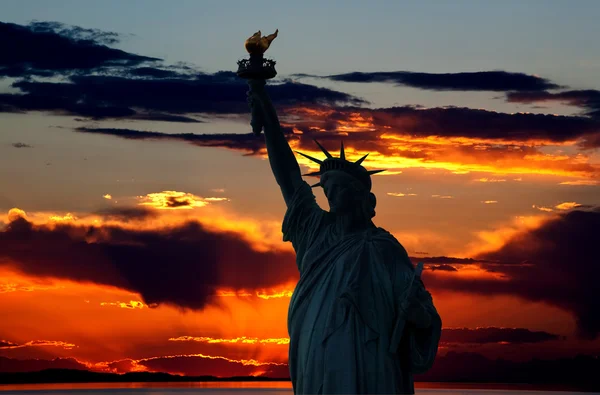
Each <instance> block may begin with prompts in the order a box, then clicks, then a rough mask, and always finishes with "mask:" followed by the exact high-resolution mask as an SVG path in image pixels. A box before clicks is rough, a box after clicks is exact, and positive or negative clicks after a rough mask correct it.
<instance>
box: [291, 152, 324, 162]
mask: <svg viewBox="0 0 600 395" xmlns="http://www.w3.org/2000/svg"><path fill="white" fill-rule="evenodd" d="M294 152H296V153H298V154H300V155H302V156H304V157H305V158H308V159H310V160H312V161H313V162H317V163H318V164H320V165H322V164H323V161H322V160H319V159H315V158H313V157H312V156H308V155H306V154H303V153H302V152H298V151H294Z"/></svg>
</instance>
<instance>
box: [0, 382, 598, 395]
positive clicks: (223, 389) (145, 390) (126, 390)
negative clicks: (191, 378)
mask: <svg viewBox="0 0 600 395" xmlns="http://www.w3.org/2000/svg"><path fill="white" fill-rule="evenodd" d="M415 387H416V388H415V393H416V394H417V395H519V394H523V395H575V394H577V395H581V394H588V395H590V394H600V393H598V392H596V393H594V392H585V393H583V392H577V391H566V390H561V391H558V390H556V387H554V388H550V387H549V388H547V389H544V390H541V389H540V386H537V388H534V387H533V386H527V385H522V384H516V385H511V384H479V383H477V384H469V383H416V385H415ZM42 394H49V395H145V394H148V395H208V394H216V395H259V394H265V395H293V392H292V384H291V382H289V381H284V382H189V383H186V382H183V383H67V384H9V385H0V395H42Z"/></svg>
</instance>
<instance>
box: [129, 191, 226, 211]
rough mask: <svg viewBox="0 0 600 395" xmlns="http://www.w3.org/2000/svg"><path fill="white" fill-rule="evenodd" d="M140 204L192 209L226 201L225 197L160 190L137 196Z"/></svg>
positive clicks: (164, 207)
mask: <svg viewBox="0 0 600 395" xmlns="http://www.w3.org/2000/svg"><path fill="white" fill-rule="evenodd" d="M138 199H140V200H141V201H142V202H141V203H140V205H142V206H151V207H154V208H157V209H188V210H189V209H192V208H195V207H204V206H206V205H207V204H209V202H218V201H228V200H229V199H227V198H202V197H199V196H196V195H193V194H191V193H186V192H177V191H162V192H157V193H149V194H148V195H145V196H138Z"/></svg>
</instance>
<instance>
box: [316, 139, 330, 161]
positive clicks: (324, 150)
mask: <svg viewBox="0 0 600 395" xmlns="http://www.w3.org/2000/svg"><path fill="white" fill-rule="evenodd" d="M313 140H315V143H317V145H318V146H319V148H321V151H323V153H324V154H325V155H326V156H327V157H328V158H333V156H331V154H330V153H329V152H327V150H326V149H325V148H323V146H322V145H321V144H319V142H318V141H317V139H313Z"/></svg>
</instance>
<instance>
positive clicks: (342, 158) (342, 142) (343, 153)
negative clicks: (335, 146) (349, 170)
mask: <svg viewBox="0 0 600 395" xmlns="http://www.w3.org/2000/svg"><path fill="white" fill-rule="evenodd" d="M340 144H341V145H340V159H341V160H346V153H345V152H344V141H343V140H342V141H340Z"/></svg>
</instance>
